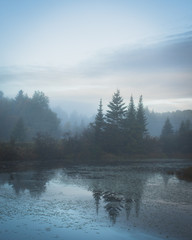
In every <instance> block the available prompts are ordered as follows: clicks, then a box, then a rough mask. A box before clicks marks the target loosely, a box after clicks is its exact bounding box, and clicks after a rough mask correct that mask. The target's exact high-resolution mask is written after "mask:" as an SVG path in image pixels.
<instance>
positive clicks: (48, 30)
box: [0, 0, 192, 114]
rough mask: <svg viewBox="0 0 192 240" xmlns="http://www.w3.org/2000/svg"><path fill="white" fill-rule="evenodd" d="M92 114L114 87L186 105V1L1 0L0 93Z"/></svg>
mask: <svg viewBox="0 0 192 240" xmlns="http://www.w3.org/2000/svg"><path fill="white" fill-rule="evenodd" d="M20 89H22V90H23V91H24V92H25V93H28V95H29V96H31V95H32V93H33V92H34V91H35V90H40V91H43V92H44V93H45V94H46V95H47V96H49V99H50V103H51V105H52V106H56V105H60V106H61V107H63V108H64V110H66V111H72V110H77V111H78V112H82V113H89V114H92V113H95V112H96V109H97V106H98V103H99V99H100V98H102V99H103V102H104V105H106V104H107V103H108V102H109V101H110V100H111V97H112V94H113V93H114V92H115V91H116V89H120V92H121V95H122V96H123V97H124V99H125V102H127V103H128V102H129V98H130V96H131V94H132V95H133V97H134V99H135V101H136V102H137V99H138V98H139V96H140V95H141V94H142V95H143V99H144V104H145V105H147V106H148V107H149V109H153V110H154V111H157V112H163V111H173V110H177V109H180V110H183V109H192V1H191V0H108V1H107V0H94V1H92V0H87V1H83V0H68V1H67V0H0V90H1V91H3V92H4V94H5V96H8V97H14V96H15V95H16V94H17V92H18V91H19V90H20Z"/></svg>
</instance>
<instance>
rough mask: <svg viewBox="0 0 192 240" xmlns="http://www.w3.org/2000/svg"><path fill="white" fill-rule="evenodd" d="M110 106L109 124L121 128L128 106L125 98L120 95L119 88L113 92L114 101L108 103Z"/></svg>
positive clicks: (108, 112)
mask: <svg viewBox="0 0 192 240" xmlns="http://www.w3.org/2000/svg"><path fill="white" fill-rule="evenodd" d="M108 108H109V109H108V110H107V114H106V122H107V124H108V125H113V126H116V127H117V128H121V126H122V121H123V119H124V116H125V113H126V106H125V103H124V102H123V98H122V97H121V96H120V91H119V90H117V91H116V92H115V93H114V94H113V97H112V101H111V102H110V103H109V104H108Z"/></svg>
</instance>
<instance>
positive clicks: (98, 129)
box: [94, 99, 105, 144]
mask: <svg viewBox="0 0 192 240" xmlns="http://www.w3.org/2000/svg"><path fill="white" fill-rule="evenodd" d="M94 129H95V139H96V142H97V143H98V144H100V143H101V141H102V139H103V133H104V130H105V118H104V114H103V105H102V100H101V99H100V102H99V108H98V111H97V115H96V117H95V122H94Z"/></svg>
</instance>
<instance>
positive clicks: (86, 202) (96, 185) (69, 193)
mask: <svg viewBox="0 0 192 240" xmlns="http://www.w3.org/2000/svg"><path fill="white" fill-rule="evenodd" d="M190 165H192V164H191V162H189V161H182V160H177V161H176V160H175V161H174V160H172V161H170V160H169V161H167V160H161V161H158V162H155V163H154V162H151V161H145V162H139V161H138V162H134V163H130V164H129V166H118V167H73V168H65V169H57V170H49V171H36V172H35V171H33V172H17V173H14V172H13V173H9V174H6V173H3V174H0V240H13V239H14V240H22V239H27V240H30V239H37V240H39V239H46V240H50V239H85V240H86V239H99V240H102V239H107V238H108V239H110V240H111V239H114V240H118V239H128V240H129V239H136V240H137V239H139V240H143V239H146V240H150V239H151V240H152V239H153V240H158V239H159V240H160V239H191V236H192V228H191V223H192V183H189V182H186V181H181V180H178V179H177V178H176V177H175V176H174V175H168V174H167V171H168V170H171V169H180V168H182V167H185V166H190Z"/></svg>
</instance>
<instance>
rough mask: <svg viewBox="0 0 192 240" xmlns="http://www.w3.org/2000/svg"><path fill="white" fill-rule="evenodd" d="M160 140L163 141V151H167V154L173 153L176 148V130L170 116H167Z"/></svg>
mask: <svg viewBox="0 0 192 240" xmlns="http://www.w3.org/2000/svg"><path fill="white" fill-rule="evenodd" d="M160 140H161V143H162V149H163V152H165V153H167V154H169V153H172V152H173V150H174V144H175V143H174V131H173V126H172V124H171V122H170V120H169V118H167V120H166V121H165V124H164V126H163V128H162V131H161V136H160Z"/></svg>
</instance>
